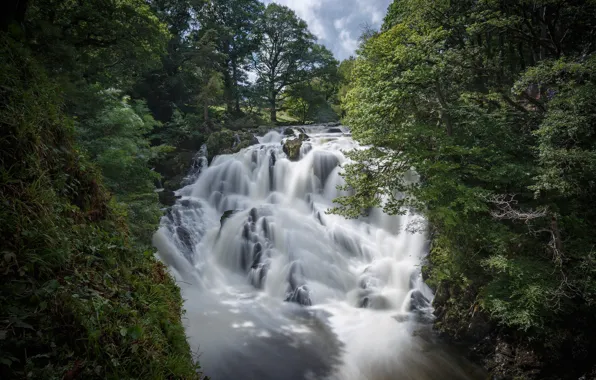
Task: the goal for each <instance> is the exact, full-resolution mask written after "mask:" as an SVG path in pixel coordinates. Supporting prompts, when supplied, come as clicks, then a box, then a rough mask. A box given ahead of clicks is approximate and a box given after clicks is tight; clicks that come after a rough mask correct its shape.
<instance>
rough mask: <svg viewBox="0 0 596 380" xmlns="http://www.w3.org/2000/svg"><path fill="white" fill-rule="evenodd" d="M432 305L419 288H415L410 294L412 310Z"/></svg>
mask: <svg viewBox="0 0 596 380" xmlns="http://www.w3.org/2000/svg"><path fill="white" fill-rule="evenodd" d="M429 306H430V301H429V300H428V299H427V298H426V297H425V296H424V295H423V294H422V292H421V291H419V290H414V291H413V292H412V295H411V296H410V311H416V310H422V309H425V308H428V307H429Z"/></svg>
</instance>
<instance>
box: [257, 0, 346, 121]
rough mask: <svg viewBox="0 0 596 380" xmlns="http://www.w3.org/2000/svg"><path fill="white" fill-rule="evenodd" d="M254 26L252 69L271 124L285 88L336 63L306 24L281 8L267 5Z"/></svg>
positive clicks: (276, 5) (287, 10) (274, 119)
mask: <svg viewBox="0 0 596 380" xmlns="http://www.w3.org/2000/svg"><path fill="white" fill-rule="evenodd" d="M257 27H258V28H259V31H260V33H261V34H262V36H261V44H260V46H259V50H258V51H257V52H256V53H255V54H254V70H255V71H256V73H257V75H258V79H257V81H258V82H259V84H260V85H261V86H262V88H263V89H264V92H265V97H266V99H267V102H268V104H269V107H270V113H271V121H272V122H275V121H276V120H277V105H278V101H279V100H280V99H281V97H282V96H283V95H284V92H285V90H286V89H287V88H288V87H289V86H293V85H298V84H301V83H304V82H306V81H309V80H313V79H315V78H317V77H319V76H322V75H323V74H324V73H325V72H326V71H328V70H329V69H330V67H332V66H334V65H337V62H336V61H335V59H334V58H333V55H332V54H331V52H329V50H327V49H326V48H325V47H323V46H321V45H317V44H316V43H315V37H314V36H313V35H312V34H311V33H310V32H309V31H308V26H307V25H306V23H305V22H304V21H303V20H301V19H299V18H298V17H297V16H296V14H295V13H294V11H292V10H291V9H289V8H287V7H285V6H282V5H278V4H275V3H271V4H269V5H268V6H267V8H266V9H265V13H264V16H263V18H262V20H261V21H260V22H259V24H258V25H257Z"/></svg>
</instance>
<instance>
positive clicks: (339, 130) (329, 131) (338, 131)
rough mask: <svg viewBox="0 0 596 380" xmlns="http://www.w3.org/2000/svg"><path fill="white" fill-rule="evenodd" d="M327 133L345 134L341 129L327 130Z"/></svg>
mask: <svg viewBox="0 0 596 380" xmlns="http://www.w3.org/2000/svg"><path fill="white" fill-rule="evenodd" d="M325 132H327V133H344V131H342V130H341V129H340V128H327V130H326V131H325Z"/></svg>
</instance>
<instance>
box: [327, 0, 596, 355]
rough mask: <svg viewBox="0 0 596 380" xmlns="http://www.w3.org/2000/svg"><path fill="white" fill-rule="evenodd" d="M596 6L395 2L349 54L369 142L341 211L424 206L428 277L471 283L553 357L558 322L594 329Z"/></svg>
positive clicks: (573, 329) (353, 105)
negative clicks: (429, 239) (594, 37)
mask: <svg viewBox="0 0 596 380" xmlns="http://www.w3.org/2000/svg"><path fill="white" fill-rule="evenodd" d="M595 15H596V8H595V7H594V4H593V3H590V2H558V3H553V2H550V1H544V2H538V3H536V2H518V3H516V4H513V3H508V2H493V1H486V2H472V1H462V2H448V1H439V2H435V1H426V0H408V1H395V2H394V3H393V4H392V6H391V7H390V10H389V14H388V15H387V17H386V19H385V24H384V26H383V28H382V32H381V33H377V34H374V35H371V36H370V37H369V38H368V39H367V40H366V41H364V42H363V44H362V46H361V47H360V50H359V56H358V57H357V58H356V60H355V61H353V62H349V61H348V62H349V63H346V64H342V66H344V67H343V68H342V67H341V66H340V69H341V70H340V71H341V72H342V73H343V72H349V77H350V78H351V79H352V83H351V84H349V85H348V87H349V90H348V91H347V94H346V95H345V96H342V98H343V101H342V106H343V107H344V108H345V109H346V110H347V116H346V118H345V121H346V123H347V124H348V125H350V127H351V129H352V133H353V136H354V137H355V138H356V139H358V140H359V141H360V142H361V143H363V144H365V145H368V146H370V148H368V149H365V150H361V151H355V152H350V153H349V156H350V158H352V160H353V163H352V164H351V165H348V166H347V167H346V168H345V173H344V175H345V178H346V186H345V187H344V190H346V191H349V192H350V194H351V195H350V196H347V197H340V198H339V199H338V200H337V202H338V204H339V207H338V208H337V209H335V210H334V212H337V213H341V214H344V215H347V216H350V217H357V216H359V215H360V214H362V213H366V212H367V210H369V209H370V208H371V207H383V208H384V209H385V211H387V212H389V213H400V212H406V211H407V210H408V208H415V209H417V210H419V211H421V212H423V213H424V214H425V215H426V217H427V219H428V220H429V222H430V224H431V226H432V230H431V231H432V234H433V243H434V244H433V250H432V252H431V255H430V266H429V268H427V269H426V270H425V273H427V274H428V276H430V277H429V282H430V283H431V284H433V285H434V286H437V287H440V286H441V284H442V283H449V284H450V286H451V288H454V287H459V288H461V289H466V288H468V289H473V292H474V294H475V295H474V296H470V295H469V294H467V293H466V294H467V295H466V297H465V299H466V300H467V301H466V302H471V303H472V304H468V305H467V307H469V308H470V310H475V309H476V308H475V305H476V306H479V307H480V309H481V310H482V311H483V312H485V313H487V314H488V315H490V316H491V318H492V320H494V321H495V322H497V323H499V324H500V325H501V326H502V327H503V328H507V329H510V330H511V331H517V332H518V333H520V334H521V335H520V336H524V337H526V338H527V339H533V340H534V341H537V342H540V344H542V347H543V349H544V347H549V349H548V350H547V353H546V354H545V355H558V352H559V351H560V350H564V349H563V348H562V347H564V345H565V344H567V343H564V342H568V339H569V338H561V339H560V340H557V343H554V342H553V341H550V340H549V339H550V338H549V337H550V336H552V335H556V336H558V337H563V336H567V337H568V336H570V335H574V334H575V335H578V334H579V335H581V336H582V338H581V339H582V340H583V341H584V342H588V341H590V340H593V339H591V338H590V337H591V336H592V337H593V335H590V334H591V333H589V332H585V331H586V329H585V327H586V326H590V324H591V323H593V321H594V319H593V315H595V312H596V309H595V307H596V305H595V304H594V299H595V298H594V296H595V295H596V293H594V290H595V289H596V277H595V276H594V269H593V268H594V261H593V260H594V253H593V251H594V250H593V247H594V245H595V244H596V240H595V239H594V236H592V235H591V234H590V232H588V231H592V230H594V228H595V227H596V225H595V224H594V223H595V221H596V215H594V212H593V207H592V206H591V205H592V203H593V194H594V190H595V189H594V184H595V183H596V181H595V180H596V179H595V178H594V173H596V167H595V163H596V160H595V157H596V156H595V155H596V145H595V144H596V139H595V138H594V131H595V125H596V123H595V120H596V119H595V117H596V116H595V115H596V114H595V113H594V109H595V106H596V104H594V99H595V98H596V96H595V94H596V87H595V78H594V69H595V68H596V66H595V62H596V60H595V59H594V53H595V52H594V48H595V47H594V45H593V42H592V41H591V40H590V38H589V36H591V34H592V33H593V32H594V25H593V22H592V21H593V19H594V16H595ZM351 66H353V67H351ZM344 91H345V90H344ZM413 171H415V174H414V172H413ZM447 304H449V305H452V306H451V307H452V308H459V307H462V301H461V300H460V301H457V302H455V301H454V302H453V303H449V302H447ZM464 307H465V306H464ZM449 313H451V311H448V314H449ZM451 315H459V317H458V318H459V320H460V321H462V318H464V317H463V316H467V318H472V315H473V313H468V314H466V313H465V312H463V311H462V312H461V313H460V312H453V313H451ZM463 320H464V321H465V318H464V319H463ZM458 323H462V324H464V323H466V322H458ZM579 326H584V329H583V330H582V328H581V327H579ZM588 330H589V329H588ZM557 339H559V338H557ZM582 350H584V351H583V352H592V353H593V352H596V351H595V350H596V347H594V346H593V345H590V344H588V343H586V344H585V345H584V346H582ZM570 355H571V354H570ZM582 355H583V354H582ZM569 358H570V359H569V360H584V359H583V357H582V358H580V356H577V357H572V356H570V357H569Z"/></svg>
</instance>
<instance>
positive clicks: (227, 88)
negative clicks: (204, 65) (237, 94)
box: [224, 68, 234, 114]
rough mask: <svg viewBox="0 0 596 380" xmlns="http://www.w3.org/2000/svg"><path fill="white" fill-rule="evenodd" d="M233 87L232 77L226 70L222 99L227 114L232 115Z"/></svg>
mask: <svg viewBox="0 0 596 380" xmlns="http://www.w3.org/2000/svg"><path fill="white" fill-rule="evenodd" d="M233 92H234V85H233V82H232V77H231V76H230V73H229V71H228V69H227V68H226V69H225V70H224V99H225V102H226V109H227V110H228V113H230V114H232V113H233V111H234V93H233Z"/></svg>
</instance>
